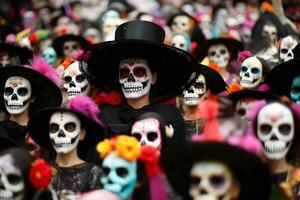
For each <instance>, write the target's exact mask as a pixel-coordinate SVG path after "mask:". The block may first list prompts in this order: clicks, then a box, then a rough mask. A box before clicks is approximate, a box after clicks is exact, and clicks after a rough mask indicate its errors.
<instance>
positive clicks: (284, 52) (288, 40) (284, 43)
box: [279, 36, 298, 62]
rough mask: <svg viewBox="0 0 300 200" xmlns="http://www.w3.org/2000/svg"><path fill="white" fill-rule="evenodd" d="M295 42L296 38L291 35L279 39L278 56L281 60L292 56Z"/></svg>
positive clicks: (283, 60)
mask: <svg viewBox="0 0 300 200" xmlns="http://www.w3.org/2000/svg"><path fill="white" fill-rule="evenodd" d="M297 44H298V42H297V40H295V39H294V38H293V37H291V36H287V37H285V38H283V39H282V40H281V43H280V49H279V57H280V61H281V62H287V61H289V60H291V59H293V58H294V53H293V49H294V48H295V47H296V45H297Z"/></svg>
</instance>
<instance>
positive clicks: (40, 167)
mask: <svg viewBox="0 0 300 200" xmlns="http://www.w3.org/2000/svg"><path fill="white" fill-rule="evenodd" d="M51 178H52V168H51V166H50V165H49V164H48V163H47V162H46V161H45V160H43V159H37V160H36V161H34V162H33V163H32V165H31V168H30V171H29V179H30V182H31V184H32V186H33V187H34V188H35V189H37V190H38V189H42V188H45V189H47V188H48V186H49V184H50V182H51Z"/></svg>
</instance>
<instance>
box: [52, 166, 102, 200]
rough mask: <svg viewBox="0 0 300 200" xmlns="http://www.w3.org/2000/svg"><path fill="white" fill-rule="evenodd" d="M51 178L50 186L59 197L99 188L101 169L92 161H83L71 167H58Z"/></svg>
mask: <svg viewBox="0 0 300 200" xmlns="http://www.w3.org/2000/svg"><path fill="white" fill-rule="evenodd" d="M54 167H55V169H56V170H57V173H56V175H55V176H54V177H53V178H52V182H51V185H52V188H53V190H54V191H55V192H56V193H57V195H58V198H59V199H64V198H63V196H74V195H76V194H77V193H79V192H80V193H81V192H86V191H90V190H95V189H100V188H101V169H100V168H99V167H98V166H96V165H95V164H93V163H83V164H79V165H75V166H72V167H59V166H58V165H57V164H54Z"/></svg>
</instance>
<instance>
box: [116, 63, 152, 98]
mask: <svg viewBox="0 0 300 200" xmlns="http://www.w3.org/2000/svg"><path fill="white" fill-rule="evenodd" d="M119 82H120V84H121V87H122V91H123V94H124V96H125V97H126V99H136V98H139V97H142V96H144V95H147V94H149V92H150V88H151V82H152V73H151V70H150V68H149V66H148V63H147V61H146V60H144V59H140V58H129V59H125V60H123V61H121V63H120V67H119Z"/></svg>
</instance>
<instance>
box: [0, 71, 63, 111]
mask: <svg viewBox="0 0 300 200" xmlns="http://www.w3.org/2000/svg"><path fill="white" fill-rule="evenodd" d="M13 76H20V77H23V78H25V79H27V80H28V81H29V82H30V84H31V87H32V90H33V94H34V95H35V99H34V102H33V103H31V105H30V112H31V113H33V112H36V111H37V110H39V109H41V108H43V107H50V106H60V104H61V102H62V95H61V91H60V89H59V88H58V87H57V86H56V85H55V84H54V83H53V82H52V81H51V80H50V79H48V78H47V77H46V76H44V75H43V74H41V73H39V72H37V71H35V70H33V69H30V68H28V67H24V66H9V67H3V68H0V94H2V95H3V94H4V88H5V82H6V80H7V79H8V78H10V77H13ZM0 108H1V109H2V110H3V111H5V112H7V110H6V107H5V102H4V98H0Z"/></svg>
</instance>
